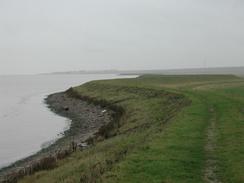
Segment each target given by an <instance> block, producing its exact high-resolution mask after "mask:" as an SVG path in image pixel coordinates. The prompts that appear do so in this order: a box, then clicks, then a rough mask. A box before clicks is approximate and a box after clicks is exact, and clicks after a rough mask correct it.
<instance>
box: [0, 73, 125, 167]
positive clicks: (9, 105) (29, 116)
mask: <svg viewBox="0 0 244 183" xmlns="http://www.w3.org/2000/svg"><path fill="white" fill-rule="evenodd" d="M125 77H128V76H116V75H110V74H107V75H34V76H0V167H3V166H6V165H8V164H10V163H12V162H14V161H16V160H19V159H21V158H24V157H26V156H28V155H31V154H33V153H35V152H37V151H39V150H40V149H41V147H42V146H43V145H44V144H45V143H46V142H49V141H51V140H54V139H57V138H58V137H59V135H58V134H60V132H62V131H63V130H64V129H65V128H67V127H68V126H69V123H70V122H69V120H68V119H66V118H63V117H60V116H58V115H55V114H54V113H52V112H51V111H50V110H49V109H48V108H47V107H46V105H45V104H44V98H45V97H46V96H47V95H48V94H50V93H54V92H58V91H63V90H66V89H68V88H69V87H71V86H76V85H80V84H82V83H85V82H87V81H91V80H97V79H111V78H125Z"/></svg>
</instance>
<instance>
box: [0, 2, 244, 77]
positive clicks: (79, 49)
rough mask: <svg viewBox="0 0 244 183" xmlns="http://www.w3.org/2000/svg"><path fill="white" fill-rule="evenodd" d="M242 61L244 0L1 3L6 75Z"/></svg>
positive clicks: (1, 66)
mask: <svg viewBox="0 0 244 183" xmlns="http://www.w3.org/2000/svg"><path fill="white" fill-rule="evenodd" d="M240 65H242V66H244V1H243V0H0V74H12V73H18V74H19V73H40V72H52V71H65V70H82V69H87V70H88V69H170V68H194V67H216V66H240Z"/></svg>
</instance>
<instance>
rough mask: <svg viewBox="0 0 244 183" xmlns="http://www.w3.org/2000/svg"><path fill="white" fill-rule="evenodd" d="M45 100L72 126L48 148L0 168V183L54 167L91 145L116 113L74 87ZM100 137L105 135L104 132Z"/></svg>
mask: <svg viewBox="0 0 244 183" xmlns="http://www.w3.org/2000/svg"><path fill="white" fill-rule="evenodd" d="M45 102H46V104H47V105H48V107H49V108H50V110H51V111H53V112H54V113H56V114H58V115H61V116H63V117H66V118H68V119H70V120H71V124H70V128H69V129H67V130H66V131H64V133H63V135H62V137H61V138H60V139H58V140H56V142H54V143H52V144H51V145H50V146H48V147H47V148H44V149H42V150H41V151H39V152H38V153H36V154H34V155H32V156H30V157H27V158H25V159H22V160H20V161H17V162H15V163H13V164H12V165H10V166H9V167H6V168H3V169H1V170H0V182H16V181H17V179H19V178H21V177H23V176H25V175H30V174H33V173H34V172H36V171H39V170H43V169H50V168H53V167H55V164H56V161H57V160H58V159H63V158H64V157H66V156H68V155H69V154H71V153H72V152H73V151H75V150H76V149H77V148H79V149H83V148H87V147H89V145H91V144H92V143H93V140H94V139H95V137H98V136H99V135H98V134H99V130H101V129H102V127H103V126H106V125H108V124H110V122H112V121H113V117H114V113H115V112H114V111H112V110H111V109H108V108H106V107H105V106H103V107H102V106H101V105H99V103H96V104H94V101H92V100H89V99H88V98H79V97H77V96H75V94H74V93H73V91H72V89H69V90H67V91H65V92H60V93H55V94H51V95H49V96H48V97H47V98H46V99H45ZM99 138H103V137H102V135H101V136H100V137H99Z"/></svg>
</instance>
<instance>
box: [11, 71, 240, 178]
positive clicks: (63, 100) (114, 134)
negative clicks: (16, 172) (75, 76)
mask: <svg viewBox="0 0 244 183" xmlns="http://www.w3.org/2000/svg"><path fill="white" fill-rule="evenodd" d="M76 101H78V103H76ZM84 101H86V102H85V104H86V105H88V106H89V105H91V106H92V107H91V106H90V107H91V111H90V112H91V113H92V115H87V113H89V112H87V111H86V110H80V108H79V105H80V103H83V102H84ZM47 102H48V103H49V106H50V107H51V109H52V110H53V111H54V112H56V113H57V114H59V115H62V116H65V117H68V118H70V119H72V123H71V128H70V130H68V131H67V133H66V135H65V136H66V137H69V138H68V139H69V140H67V141H66V142H68V143H67V144H69V146H70V144H71V148H69V149H72V150H71V152H72V153H69V154H68V155H67V156H65V157H64V158H60V159H59V160H57V158H56V159H55V166H51V167H48V168H43V169H40V171H38V172H36V173H34V174H32V173H31V174H30V175H28V176H24V177H23V178H22V179H20V181H19V182H20V183H43V182H47V183H54V182H59V183H67V182H69V183H76V182H80V183H95V182H106V183H115V182H116V183H124V182H131V183H134V182H140V183H149V182H155V183H162V182H163V183H196V182H198V183H208V182H214V183H215V182H216V183H217V182H223V183H225V182H226V183H228V182H233V183H240V182H244V177H243V175H244V172H243V167H244V161H243V160H244V154H243V153H242V152H243V151H244V149H243V148H244V144H243V139H244V133H243V130H244V129H243V121H244V108H243V106H244V79H243V78H239V77H236V76H234V75H142V76H140V77H138V78H133V79H113V80H100V81H92V82H88V83H86V84H84V85H81V86H78V87H74V88H70V89H69V90H67V91H66V92H64V93H59V94H54V95H50V96H49V97H48V100H47ZM86 105H85V106H86ZM81 106H83V107H84V105H83V104H82V105H81ZM94 108H96V110H95V111H94ZM84 109H87V107H84ZM72 111H73V113H72ZM84 111H85V113H84ZM69 112H71V113H69ZM82 113H84V114H86V115H87V116H83V117H84V121H83V120H81V121H83V122H81V123H76V122H75V121H76V120H77V119H79V120H77V121H80V119H81V117H80V116H79V115H81V114H82ZM94 114H96V115H94ZM99 118H101V119H100V120H101V121H100V122H98V121H97V120H98V119H99ZM85 119H86V120H85ZM87 119H90V120H91V121H89V120H87ZM92 120H94V123H92ZM92 124H93V125H92ZM83 125H84V126H83ZM85 126H86V127H87V129H86V128H85ZM93 127H95V128H94V129H96V130H94V129H93ZM72 128H73V129H74V130H72ZM89 129H91V131H89ZM95 131H97V132H95ZM94 132H95V133H94ZM84 134H87V135H84ZM88 134H89V135H88ZM91 134H93V135H92V136H91ZM84 136H85V137H86V138H87V139H86V140H85V142H84V141H83V140H81V139H82V138H83V137H84ZM88 137H89V138H88ZM84 139H85V138H84ZM57 144H59V143H57ZM64 144H65V143H64ZM60 145H61V143H60V144H59V145H58V146H59V147H60ZM87 145H88V146H87ZM61 146H64V145H61ZM78 146H79V147H81V150H80V149H79V148H78ZM76 148H77V149H76ZM47 162H48V163H47V164H49V162H52V161H49V160H47ZM16 181H17V180H16Z"/></svg>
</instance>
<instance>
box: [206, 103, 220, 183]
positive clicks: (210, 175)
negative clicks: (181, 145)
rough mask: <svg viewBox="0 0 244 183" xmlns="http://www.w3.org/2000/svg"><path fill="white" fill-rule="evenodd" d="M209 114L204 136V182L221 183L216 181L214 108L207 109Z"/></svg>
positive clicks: (215, 119)
mask: <svg viewBox="0 0 244 183" xmlns="http://www.w3.org/2000/svg"><path fill="white" fill-rule="evenodd" d="M209 112H210V115H211V117H210V121H209V126H208V128H207V134H206V136H207V137H206V138H207V141H206V145H205V152H206V162H205V170H204V181H205V182H206V183H221V181H220V180H218V177H217V175H216V171H217V160H216V121H217V114H216V111H215V108H214V107H211V108H210V109H209Z"/></svg>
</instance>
